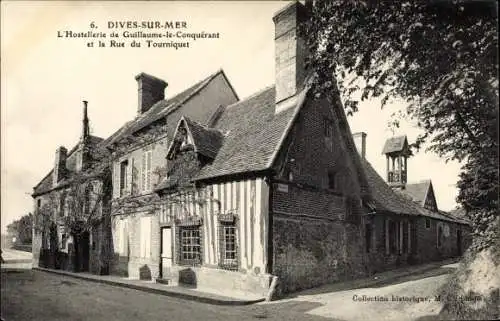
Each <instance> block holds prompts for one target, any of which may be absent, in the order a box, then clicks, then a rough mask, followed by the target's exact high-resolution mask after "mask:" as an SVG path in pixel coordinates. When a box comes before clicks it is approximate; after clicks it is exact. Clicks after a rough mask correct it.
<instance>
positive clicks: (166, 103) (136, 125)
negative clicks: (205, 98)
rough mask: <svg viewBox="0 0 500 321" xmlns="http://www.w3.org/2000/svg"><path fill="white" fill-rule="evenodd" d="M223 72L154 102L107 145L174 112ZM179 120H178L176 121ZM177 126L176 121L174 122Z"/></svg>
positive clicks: (107, 143)
mask: <svg viewBox="0 0 500 321" xmlns="http://www.w3.org/2000/svg"><path fill="white" fill-rule="evenodd" d="M221 73H222V74H223V73H224V72H223V71H222V69H220V70H217V72H215V73H213V74H211V75H210V76H208V77H207V78H205V79H203V80H201V81H199V82H197V83H196V84H194V85H193V86H191V87H189V88H187V89H186V90H184V91H182V92H180V93H178V94H177V95H175V96H174V97H172V98H169V99H166V100H161V101H159V102H157V103H156V104H154V105H153V106H152V107H151V108H150V109H149V110H148V111H147V112H145V113H143V114H141V115H139V116H138V117H137V118H135V119H134V120H132V121H129V122H128V123H126V124H125V125H124V126H123V127H122V128H120V129H119V130H118V131H117V132H115V133H114V134H113V135H111V137H110V138H108V139H106V143H105V144H106V146H108V145H110V144H113V143H115V142H117V141H118V140H120V139H121V138H122V137H124V136H126V135H129V134H133V133H135V132H137V131H139V130H141V129H143V128H144V127H146V126H148V125H150V124H152V123H154V122H155V121H157V120H159V119H161V118H162V117H165V116H166V115H168V114H170V113H172V112H173V111H174V110H176V109H177V108H178V107H180V106H181V105H182V104H183V103H185V102H186V101H187V100H189V99H190V98H191V97H193V96H194V95H196V94H197V93H198V92H199V91H200V90H201V89H203V88H204V87H205V86H206V85H207V84H209V83H210V81H211V80H213V79H214V78H215V77H216V76H217V75H219V74H221ZM175 122H177V120H176V121H175ZM174 126H175V123H174Z"/></svg>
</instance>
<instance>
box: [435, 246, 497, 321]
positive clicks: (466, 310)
mask: <svg viewBox="0 0 500 321" xmlns="http://www.w3.org/2000/svg"><path fill="white" fill-rule="evenodd" d="M496 251H497V249H496V247H495V246H494V247H492V248H490V249H487V250H483V251H480V252H475V251H473V250H469V251H468V252H467V253H466V254H465V255H464V258H463V260H462V262H461V263H460V265H459V267H458V269H457V271H456V272H455V273H454V275H453V276H452V277H451V278H450V279H449V281H448V283H447V284H445V285H444V286H443V287H442V288H441V289H440V291H439V295H440V297H441V301H442V302H443V308H442V310H441V313H440V316H441V317H442V318H444V319H454V320H498V319H499V318H500V313H499V304H500V301H499V295H500V292H499V280H498V275H499V270H500V266H499V264H498V257H496V256H495V255H496V254H497V253H496Z"/></svg>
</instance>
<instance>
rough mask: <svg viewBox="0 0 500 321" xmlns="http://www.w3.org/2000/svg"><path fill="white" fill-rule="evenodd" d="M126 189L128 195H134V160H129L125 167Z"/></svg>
mask: <svg viewBox="0 0 500 321" xmlns="http://www.w3.org/2000/svg"><path fill="white" fill-rule="evenodd" d="M127 189H128V191H129V194H131V195H134V193H135V190H134V159H133V158H130V160H129V162H128V167H127Z"/></svg>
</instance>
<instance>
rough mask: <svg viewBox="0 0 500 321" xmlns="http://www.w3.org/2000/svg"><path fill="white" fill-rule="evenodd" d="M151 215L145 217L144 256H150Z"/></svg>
mask: <svg viewBox="0 0 500 321" xmlns="http://www.w3.org/2000/svg"><path fill="white" fill-rule="evenodd" d="M151 221H152V220H151V216H148V217H146V249H145V250H146V257H147V258H149V257H151Z"/></svg>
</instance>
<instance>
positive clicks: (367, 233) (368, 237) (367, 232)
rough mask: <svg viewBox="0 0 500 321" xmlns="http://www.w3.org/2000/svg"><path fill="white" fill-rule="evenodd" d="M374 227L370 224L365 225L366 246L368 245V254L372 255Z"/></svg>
mask: <svg viewBox="0 0 500 321" xmlns="http://www.w3.org/2000/svg"><path fill="white" fill-rule="evenodd" d="M372 229H373V227H372V225H371V224H370V223H368V224H365V245H366V248H365V250H366V253H370V251H371V249H372V234H373V230H372Z"/></svg>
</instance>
